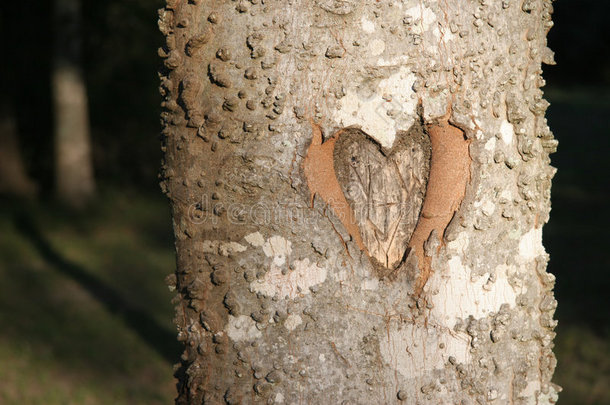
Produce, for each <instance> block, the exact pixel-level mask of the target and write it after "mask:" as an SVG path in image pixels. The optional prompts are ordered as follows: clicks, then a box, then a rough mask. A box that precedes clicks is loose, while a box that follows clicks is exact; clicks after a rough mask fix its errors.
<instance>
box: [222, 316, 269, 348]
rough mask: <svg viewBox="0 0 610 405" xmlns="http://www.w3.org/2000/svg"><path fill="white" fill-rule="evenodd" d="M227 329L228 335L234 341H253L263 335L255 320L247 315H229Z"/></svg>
mask: <svg viewBox="0 0 610 405" xmlns="http://www.w3.org/2000/svg"><path fill="white" fill-rule="evenodd" d="M226 331H227V335H228V336H229V337H230V338H231V340H233V341H234V342H244V341H252V340H255V339H258V338H260V337H261V336H262V334H261V332H260V331H259V330H258V329H257V328H256V323H255V322H254V320H252V318H250V317H249V316H246V315H239V316H232V315H229V323H228V324H227V329H226Z"/></svg>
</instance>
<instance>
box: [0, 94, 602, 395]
mask: <svg viewBox="0 0 610 405" xmlns="http://www.w3.org/2000/svg"><path fill="white" fill-rule="evenodd" d="M548 97H549V98H550V99H551V101H552V106H551V107H550V109H549V113H548V119H549V123H550V125H551V128H552V129H553V131H554V132H555V134H556V137H557V138H558V139H559V141H560V145H559V152H558V153H557V154H555V155H553V156H552V158H553V164H554V166H557V167H559V172H558V174H557V175H556V177H555V181H554V186H553V211H552V213H551V222H550V223H549V224H548V225H547V226H546V227H545V236H544V239H545V245H546V247H547V250H548V251H549V253H550V254H551V262H550V265H549V270H550V271H551V272H553V273H554V274H555V275H556V276H557V286H556V296H557V299H558V301H559V307H558V310H557V315H556V318H557V319H558V320H559V326H558V329H557V332H558V335H557V339H556V341H555V344H556V354H557V357H558V361H559V364H558V368H557V372H556V374H555V382H556V383H557V384H559V385H561V386H563V388H564V391H563V393H562V394H560V401H559V404H562V405H570V404H574V405H576V404H610V312H609V311H608V300H607V297H608V293H607V292H608V291H609V290H610V271H608V270H610V256H609V255H608V251H607V250H606V249H608V246H610V238H609V236H608V235H609V233H608V229H607V227H608V225H610V214H609V212H610V211H609V210H608V209H607V204H608V203H607V202H608V201H610V187H608V183H609V182H608V175H609V174H610V170H609V169H610V158H607V157H604V158H602V157H601V154H606V153H608V151H610V136H608V134H610V131H609V130H610V124H609V120H608V116H610V114H609V112H610V95H609V93H608V92H607V91H601V90H599V89H582V88H581V89H575V90H569V91H568V90H563V91H549V92H548ZM169 215H170V214H169V208H168V206H167V203H166V200H165V198H164V197H163V196H161V195H160V192H156V193H154V192H153V193H136V192H124V191H118V190H116V189H107V190H105V191H103V192H102V193H101V196H100V198H99V200H98V201H97V202H96V204H95V205H94V206H93V207H92V208H91V209H90V210H89V211H87V212H86V213H83V214H80V215H79V216H74V215H73V214H71V213H68V212H66V211H64V210H62V209H61V208H59V207H57V206H55V205H54V204H52V203H45V202H38V203H31V204H22V203H16V202H11V201H6V200H4V201H2V200H0V403H1V404H6V405H13V404H15V405H16V404H19V405H29V404H46V405H54V404H62V405H64V404H79V405H81V404H85V405H89V404H112V405H115V404H117V405H118V404H142V405H144V404H146V405H155V404H170V403H172V398H173V397H174V391H175V387H174V380H173V377H172V363H173V362H174V360H175V359H178V356H179V352H180V350H179V346H178V344H177V343H175V332H174V328H173V327H172V324H171V318H172V312H173V310H172V306H171V304H170V300H171V298H172V293H170V292H169V291H168V290H167V288H166V287H165V285H164V283H163V279H164V278H165V276H166V275H167V274H169V273H170V272H172V271H173V268H174V253H173V241H172V233H171V221H170V217H169Z"/></svg>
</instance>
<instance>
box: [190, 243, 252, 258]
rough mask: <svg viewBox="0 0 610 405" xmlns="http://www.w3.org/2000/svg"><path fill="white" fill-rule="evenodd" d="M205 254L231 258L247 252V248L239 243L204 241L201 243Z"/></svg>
mask: <svg viewBox="0 0 610 405" xmlns="http://www.w3.org/2000/svg"><path fill="white" fill-rule="evenodd" d="M201 247H202V250H203V252H205V253H213V254H219V255H221V256H225V257H227V256H229V255H231V254H234V253H241V252H245V251H246V247H245V246H244V245H242V244H239V243H237V242H224V241H220V240H204V241H203V242H202V243H201Z"/></svg>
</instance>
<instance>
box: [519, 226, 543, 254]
mask: <svg viewBox="0 0 610 405" xmlns="http://www.w3.org/2000/svg"><path fill="white" fill-rule="evenodd" d="M543 254H545V251H544V246H542V228H532V229H531V230H530V231H529V232H527V233H526V234H524V235H523V236H522V237H521V241H520V242H519V255H520V256H521V257H522V258H523V259H525V260H532V259H535V258H536V257H538V256H540V255H543Z"/></svg>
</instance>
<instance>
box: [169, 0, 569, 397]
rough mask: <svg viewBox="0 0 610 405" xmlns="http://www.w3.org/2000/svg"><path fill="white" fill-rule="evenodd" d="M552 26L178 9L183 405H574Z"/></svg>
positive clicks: (280, 10) (174, 175)
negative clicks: (557, 192)
mask: <svg viewBox="0 0 610 405" xmlns="http://www.w3.org/2000/svg"><path fill="white" fill-rule="evenodd" d="M551 12H552V6H551V2H550V1H547V0H525V1H521V0H519V1H516V0H503V1H489V0H480V1H446V0H444V1H433V0H418V1H413V0H403V1H393V2H390V1H387V2H386V1H373V0H371V1H355V0H343V1H339V0H316V1H312V0H307V1H305V0H287V1H273V0H251V1H243V0H240V1H222V2H220V1H200V0H190V1H187V0H168V1H167V5H166V7H165V8H164V9H162V10H160V11H159V14H160V20H159V26H160V29H161V31H162V32H163V33H164V35H165V36H166V43H165V45H164V46H163V47H161V48H160V49H159V52H160V55H161V56H162V57H163V58H164V67H163V68H162V71H161V88H160V89H161V94H162V96H163V98H164V101H163V103H162V106H163V112H162V122H163V137H162V139H163V148H164V150H165V162H164V165H163V169H162V182H161V184H162V188H163V189H164V191H165V192H166V193H167V195H168V196H169V198H170V200H171V203H172V209H173V219H174V231H175V236H176V250H177V271H176V274H175V276H170V277H169V278H168V282H169V284H170V287H171V288H175V289H176V291H177V296H176V299H175V303H176V320H175V321H176V324H177V326H178V330H179V333H178V339H179V340H181V341H182V342H184V344H185V350H184V353H183V355H182V359H181V362H180V364H179V365H178V366H177V371H176V375H177V377H178V378H179V385H178V391H179V393H178V398H177V403H178V404H200V403H205V404H222V403H227V404H239V403H244V404H245V403H265V404H282V403H286V404H371V403H384V404H385V403H388V404H390V403H408V404H439V403H455V404H461V403H514V404H547V403H554V402H555V401H556V399H557V392H558V391H559V388H558V387H557V386H555V385H553V384H552V383H551V377H552V374H553V370H554V368H555V357H554V355H553V352H552V347H553V343H552V341H553V337H554V332H553V328H554V327H555V324H556V322H555V321H554V320H553V313H554V310H555V307H556V301H555V300H554V298H553V293H552V287H553V283H554V277H553V276H552V275H550V274H548V273H547V272H546V263H547V260H548V256H547V254H546V253H545V251H544V249H543V247H542V230H541V227H542V225H543V224H544V223H545V222H546V221H547V220H548V215H549V211H550V202H549V190H550V182H551V178H552V176H553V174H554V172H555V169H553V168H552V167H551V166H550V160H549V153H551V152H553V151H554V150H555V148H556V141H555V140H554V139H553V137H552V134H551V132H550V130H549V128H548V127H547V125H546V120H545V119H544V112H545V110H546V107H547V105H548V103H547V102H546V101H545V100H544V99H543V97H542V91H541V90H540V87H541V86H542V85H543V84H544V81H543V79H542V78H541V63H552V62H553V55H552V52H551V51H550V50H549V49H548V48H547V47H546V33H547V31H548V30H549V29H550V27H551V26H552V22H551ZM350 134H351V135H350ZM323 136H325V138H326V139H322V138H323ZM325 145H328V146H326V147H325ZM401 145H402V146H401ZM404 145H412V146H413V147H412V148H410V149H409V148H404ZM401 151H403V152H404V153H405V154H406V155H405V156H402V155H401ZM312 154H315V156H314V155H312ZM312 156H313V157H312ZM346 158H347V162H346ZM367 160H368V162H369V163H366V161H367ZM363 162H364V163H363ZM391 162H394V163H396V165H393V164H391ZM350 164H352V166H349V165H350ZM346 165H347V166H346ZM348 166H349V167H351V168H353V170H352V171H351V172H350V170H347V167H348ZM394 166H396V167H394ZM350 173H351V174H350ZM356 173H357V174H358V175H359V176H361V175H362V174H364V173H367V175H370V178H369V179H368V180H366V181H365V180H362V179H361V181H359V182H358V183H357V184H355V185H354V184H353V181H352V180H353V179H352V177H354V176H356ZM333 176H334V178H333ZM407 180H408V181H407ZM422 181H423V182H424V184H419V185H418V184H417V183H418V182H422ZM358 187H360V189H358ZM364 189H366V192H363V190H364ZM312 196H313V204H312V203H311V201H312ZM362 201H364V202H365V205H367V206H368V207H369V210H368V211H367V213H366V215H365V214H363V213H362V212H361V211H359V210H358V207H359V205H360V204H362ZM397 202H399V205H398V210H396V209H394V207H395V206H394V205H392V204H394V203H397ZM400 210H403V211H400ZM401 212H404V214H405V217H408V218H411V219H410V220H409V221H406V222H407V223H406V224H403V223H400V237H399V238H398V239H396V240H397V241H398V242H394V241H390V239H388V234H389V233H388V232H389V230H391V229H398V228H397V227H396V226H395V225H396V218H397V216H398V217H400V216H401V214H400V213H401ZM399 222H400V221H399ZM392 227H394V228H392ZM388 241H390V242H388ZM388 252H391V255H388V254H387V253H388ZM401 252H404V253H402V254H401ZM384 255H385V256H384Z"/></svg>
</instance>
